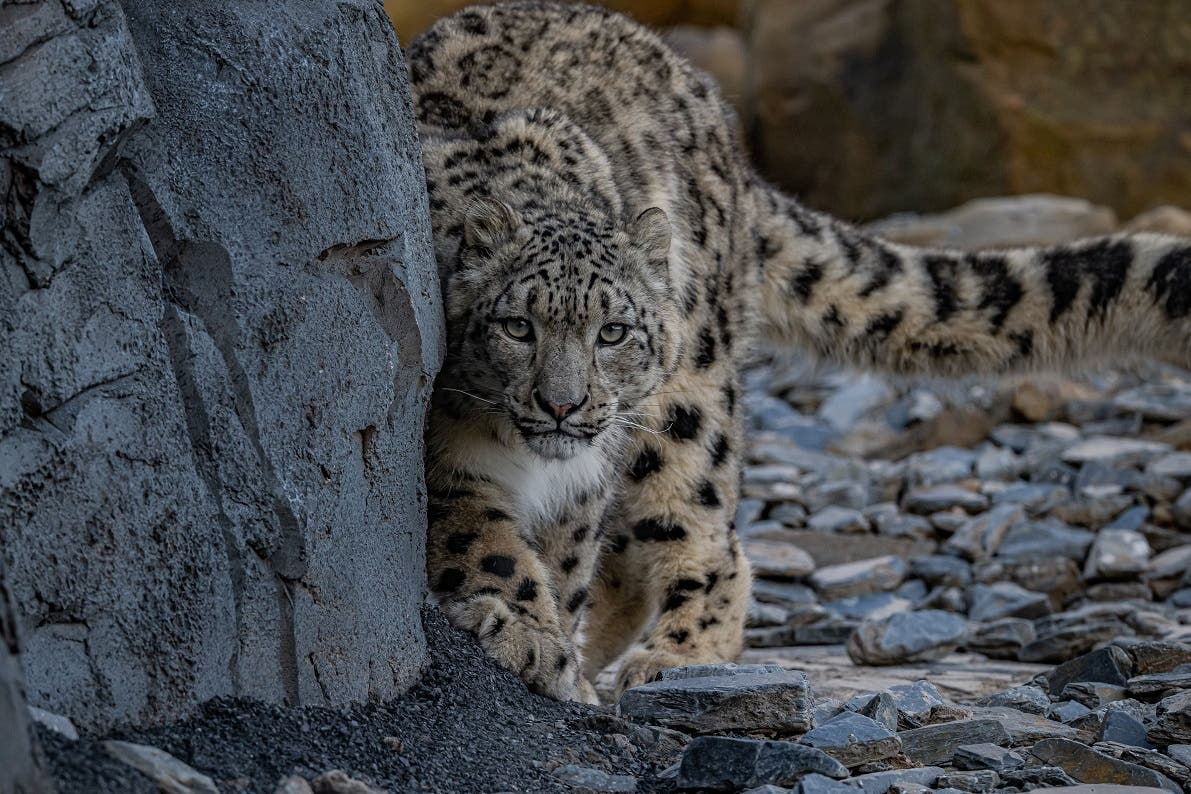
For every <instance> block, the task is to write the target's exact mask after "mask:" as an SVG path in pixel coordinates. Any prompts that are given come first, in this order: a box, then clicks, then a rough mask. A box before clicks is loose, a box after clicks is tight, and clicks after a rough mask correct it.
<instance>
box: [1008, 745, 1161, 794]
mask: <svg viewBox="0 0 1191 794" xmlns="http://www.w3.org/2000/svg"><path fill="white" fill-rule="evenodd" d="M1028 752H1029V754H1030V755H1031V756H1033V757H1034V758H1036V759H1038V761H1039V762H1040V763H1042V764H1047V765H1050V766H1057V767H1059V768H1060V769H1062V770H1063V771H1064V772H1066V773H1067V774H1068V775H1070V776H1071V777H1072V778H1073V779H1075V780H1077V781H1079V782H1080V783H1115V784H1117V785H1123V786H1150V787H1152V788H1159V789H1165V790H1167V791H1173V792H1175V794H1180V792H1181V791H1182V788H1181V787H1180V786H1179V785H1178V784H1177V783H1175V782H1174V781H1173V780H1171V779H1170V778H1168V777H1166V776H1165V775H1163V774H1162V773H1160V772H1155V771H1154V770H1152V769H1147V768H1145V767H1143V766H1139V765H1137V764H1131V763H1129V762H1127V761H1121V760H1120V759H1117V758H1113V757H1112V756H1110V755H1106V754H1105V753H1101V752H1098V751H1096V750H1093V749H1092V748H1090V747H1087V746H1085V745H1082V744H1080V743H1079V742H1074V741H1071V740H1070V739H1043V740H1042V741H1040V742H1038V743H1037V744H1035V745H1033V746H1032V747H1031V748H1030V749H1029V751H1028Z"/></svg>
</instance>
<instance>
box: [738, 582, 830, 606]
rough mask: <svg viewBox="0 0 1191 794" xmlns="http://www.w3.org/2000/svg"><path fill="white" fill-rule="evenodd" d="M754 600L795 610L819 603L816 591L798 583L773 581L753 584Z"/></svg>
mask: <svg viewBox="0 0 1191 794" xmlns="http://www.w3.org/2000/svg"><path fill="white" fill-rule="evenodd" d="M753 598H755V599H757V600H758V601H760V602H761V603H762V604H776V605H777V606H780V607H783V608H785V609H793V608H795V607H798V606H803V605H805V604H814V603H816V602H817V601H818V599H817V598H816V597H815V591H814V590H812V589H810V588H809V587H807V586H806V585H804V584H797V583H796V582H777V581H774V580H772V579H757V580H756V581H754V582H753Z"/></svg>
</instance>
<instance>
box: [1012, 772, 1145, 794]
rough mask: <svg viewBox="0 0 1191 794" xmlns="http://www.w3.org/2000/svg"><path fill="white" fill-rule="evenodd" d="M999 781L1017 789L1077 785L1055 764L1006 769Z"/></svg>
mask: <svg viewBox="0 0 1191 794" xmlns="http://www.w3.org/2000/svg"><path fill="white" fill-rule="evenodd" d="M1001 783H1002V784H1003V785H1005V786H1013V787H1014V788H1016V789H1017V790H1018V791H1033V790H1034V789H1039V788H1047V789H1048V788H1053V787H1055V786H1074V785H1077V784H1076V781H1075V780H1074V779H1073V778H1072V777H1071V776H1070V775H1068V774H1067V773H1066V772H1064V771H1063V770H1062V769H1059V768H1058V767H1057V766H1027V767H1024V768H1022V769H1007V770H1005V772H1003V773H1002V774H1001ZM1159 791H1161V789H1159Z"/></svg>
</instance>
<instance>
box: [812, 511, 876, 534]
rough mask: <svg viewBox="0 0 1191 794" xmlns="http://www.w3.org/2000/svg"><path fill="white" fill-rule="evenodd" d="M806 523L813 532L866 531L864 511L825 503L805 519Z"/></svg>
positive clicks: (866, 521)
mask: <svg viewBox="0 0 1191 794" xmlns="http://www.w3.org/2000/svg"><path fill="white" fill-rule="evenodd" d="M806 525H807V527H809V528H810V529H812V530H814V531H815V532H823V533H826V534H838V533H845V532H859V533H867V532H868V530H869V523H868V519H867V518H865V517H864V513H861V512H860V511H859V510H857V509H855V508H852V507H840V506H839V505H827V506H826V507H823V508H822V509H820V510H818V511H816V512H814V513H812V514H811V515H810V517H809V518H807V520H806Z"/></svg>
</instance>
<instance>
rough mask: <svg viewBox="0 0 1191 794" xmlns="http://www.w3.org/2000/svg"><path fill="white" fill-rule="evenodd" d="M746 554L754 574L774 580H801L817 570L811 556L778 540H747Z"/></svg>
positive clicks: (745, 544) (745, 543) (745, 542)
mask: <svg viewBox="0 0 1191 794" xmlns="http://www.w3.org/2000/svg"><path fill="white" fill-rule="evenodd" d="M744 554H745V556H746V557H748V559H749V562H750V563H751V564H752V567H753V573H754V574H756V575H757V576H761V577H769V578H772V579H799V578H801V577H803V576H807V575H809V574H810V573H812V572H813V571H814V570H815V561H814V560H813V559H811V555H809V554H807V553H806V552H805V551H803V550H802V549H800V548H798V547H797V546H795V545H793V544H790V543H782V542H781V541H776V540H745V541H744Z"/></svg>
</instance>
